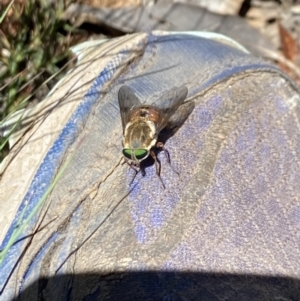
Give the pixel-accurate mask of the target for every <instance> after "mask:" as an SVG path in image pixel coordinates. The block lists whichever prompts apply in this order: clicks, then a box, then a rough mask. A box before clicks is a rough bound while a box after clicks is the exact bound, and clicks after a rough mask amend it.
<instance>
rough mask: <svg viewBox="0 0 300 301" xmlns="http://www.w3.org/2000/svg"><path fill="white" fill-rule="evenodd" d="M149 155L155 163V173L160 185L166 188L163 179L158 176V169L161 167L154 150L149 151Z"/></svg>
mask: <svg viewBox="0 0 300 301" xmlns="http://www.w3.org/2000/svg"><path fill="white" fill-rule="evenodd" d="M150 155H151V157H152V158H153V160H154V163H155V169H156V174H157V176H158V178H159V180H160V182H161V184H162V186H163V187H164V189H166V186H165V184H164V182H163V180H162V178H161V176H160V169H161V165H160V162H159V160H158V158H157V157H156V155H155V152H154V151H152V150H151V151H150Z"/></svg>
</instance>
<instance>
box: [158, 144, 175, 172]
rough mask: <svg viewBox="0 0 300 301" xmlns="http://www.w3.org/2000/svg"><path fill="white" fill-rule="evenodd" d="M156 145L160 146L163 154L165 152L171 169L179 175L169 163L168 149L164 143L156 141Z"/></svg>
mask: <svg viewBox="0 0 300 301" xmlns="http://www.w3.org/2000/svg"><path fill="white" fill-rule="evenodd" d="M156 147H158V148H161V149H162V150H163V151H164V154H165V156H166V159H167V162H168V163H169V164H170V166H171V168H172V170H173V171H174V172H175V173H177V174H178V175H179V172H178V171H176V170H175V169H174V167H173V166H172V164H171V159H170V153H169V151H168V150H167V149H166V148H165V145H164V144H163V143H162V142H157V143H156Z"/></svg>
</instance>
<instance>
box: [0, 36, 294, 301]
mask: <svg viewBox="0 0 300 301" xmlns="http://www.w3.org/2000/svg"><path fill="white" fill-rule="evenodd" d="M141 39H142V38H141ZM142 42H144V43H145V48H144V52H143V54H142V56H139V57H137V59H136V60H134V61H133V62H132V63H131V64H130V65H128V66H127V68H126V70H125V71H123V72H122V74H121V75H120V76H119V77H118V78H117V80H116V81H113V82H111V83H110V85H109V89H108V90H106V91H108V92H107V93H101V87H102V84H103V83H104V82H109V80H110V77H109V73H107V71H106V69H105V70H103V73H100V74H99V77H97V78H96V79H95V81H94V82H93V83H92V85H91V88H90V90H89V91H87V93H86V96H85V97H84V99H83V101H82V105H81V106H80V107H79V108H78V110H77V112H76V114H77V115H76V118H77V120H78V118H79V119H81V120H82V126H77V127H76V126H70V125H71V124H72V118H74V117H72V118H71V120H70V122H69V123H67V125H66V129H64V130H63V132H62V133H61V135H60V137H59V138H58V140H57V141H56V142H55V144H54V146H53V148H52V149H51V150H50V151H49V154H48V156H47V157H46V159H45V161H44V162H43V163H42V165H41V167H40V168H39V169H38V171H37V173H36V176H35V178H34V180H33V182H32V185H37V184H36V183H40V186H41V184H42V183H45V184H46V185H45V187H47V185H49V181H51V179H52V178H53V176H54V173H55V172H56V170H57V168H59V162H60V161H61V159H59V158H63V157H64V156H65V152H66V150H67V151H68V152H70V151H71V150H73V151H75V155H74V156H73V157H72V161H71V163H70V164H69V166H68V167H67V170H66V171H65V173H64V175H63V176H62V178H61V179H60V180H59V183H58V184H57V186H56V187H55V189H54V191H53V192H52V194H51V196H50V197H49V198H48V200H47V206H46V205H45V207H44V208H42V213H41V214H40V215H39V216H38V217H37V219H36V220H34V221H33V223H32V225H30V226H29V227H28V228H27V229H26V232H25V233H24V235H26V234H29V233H31V231H32V230H33V229H34V228H35V226H36V224H38V223H40V224H39V228H40V229H41V230H40V231H39V232H37V233H36V234H35V235H34V237H33V238H32V241H31V240H30V243H29V242H28V240H26V239H25V240H22V241H20V242H19V243H17V244H15V246H14V247H13V248H12V249H11V251H10V253H9V256H8V257H7V258H6V262H5V263H4V265H3V266H1V267H0V269H1V275H2V277H1V281H2V283H1V285H2V286H3V285H4V283H5V281H6V279H7V278H8V277H9V276H10V275H9V273H10V271H11V267H12V266H13V265H14V264H15V262H16V260H17V258H18V257H19V256H21V252H22V251H23V250H25V255H22V257H21V260H20V263H19V265H18V267H16V268H15V269H14V271H13V276H12V277H11V279H14V281H15V279H17V282H16V283H17V284H15V285H14V283H13V280H10V278H9V280H8V284H7V292H8V293H7V294H6V296H7V298H10V297H12V294H18V293H20V300H38V298H42V299H44V300H47V299H48V300H54V299H55V300H117V299H120V298H121V297H122V298H123V299H125V300H132V299H133V298H136V299H139V300H270V299H272V298H274V296H277V297H280V298H282V299H283V298H285V299H287V300H297V299H296V298H297V297H296V296H299V292H300V291H299V276H300V269H299V268H300V259H299V255H298V249H299V244H300V237H299V233H300V232H299V230H300V202H299V193H300V188H299V185H298V178H299V174H300V168H299V162H298V158H299V152H300V148H299V146H300V145H299V143H300V142H299V91H298V90H297V87H296V86H295V84H294V83H292V82H291V81H290V80H289V79H287V78H286V76H285V75H284V74H282V73H281V72H280V71H279V70H278V69H277V68H276V67H273V66H271V65H268V64H267V63H265V62H263V61H261V60H260V59H257V58H255V57H253V56H251V55H249V54H247V53H245V52H242V51H241V50H239V49H237V48H234V47H232V46H230V45H227V44H222V43H220V42H218V41H215V40H209V39H204V38H200V37H196V36H189V35H181V34H177V35H166V36H160V35H148V36H147V38H146V39H145V40H143V41H142ZM125 46H126V47H127V51H128V47H129V46H128V45H124V48H125ZM114 60H115V59H113V61H112V65H111V66H108V67H107V68H109V70H112V71H110V72H114V66H116V67H115V69H116V70H117V69H118V68H119V67H118V66H119V65H120V63H119V61H114ZM116 60H118V58H117V59H116ZM124 83H125V84H126V85H128V86H130V87H131V88H132V89H133V90H134V91H135V93H136V95H137V96H138V97H139V98H141V99H144V100H145V101H146V102H147V101H151V100H152V99H154V98H156V97H158V96H159V95H161V94H163V93H164V92H165V91H166V90H169V89H170V88H172V87H174V86H180V85H186V86H187V87H188V89H189V94H188V101H194V102H195V104H196V107H195V109H194V111H193V112H192V114H191V115H190V116H189V118H188V119H187V120H186V122H185V123H184V125H183V126H182V127H181V128H180V129H179V130H178V131H177V132H176V133H175V134H174V135H173V136H171V137H170V138H169V139H168V140H167V142H166V147H167V149H168V150H169V152H170V155H171V160H172V164H173V166H174V168H175V169H176V170H177V171H178V172H179V175H177V174H176V173H175V172H174V171H173V170H172V168H170V166H169V165H168V164H167V162H166V160H165V157H164V154H163V153H159V158H160V160H161V163H162V179H163V181H164V183H165V185H166V189H163V187H162V186H161V184H160V182H159V179H158V178H157V177H156V175H155V167H154V166H149V167H147V168H146V175H145V177H142V175H141V174H139V175H138V176H137V177H136V178H135V180H134V182H133V184H132V185H131V186H130V185H129V183H130V181H131V179H132V171H131V170H130V169H129V168H128V166H126V165H122V164H121V157H122V156H121V149H122V145H121V139H122V130H121V120H120V116H119V109H118V104H117V92H118V89H119V87H120V86H121V85H122V84H124ZM99 92H100V94H101V96H100V97H99ZM96 100H97V101H96ZM86 104H88V106H86V107H85V110H81V108H82V106H85V105H86ZM86 118H87V119H86ZM83 121H84V122H83ZM65 134H67V135H66V136H65ZM69 137H72V139H70V138H69ZM58 145H63V146H65V148H63V147H57V146H58ZM53 152H54V156H55V158H57V160H56V161H51V162H49V163H48V164H47V158H50V157H51V156H52V155H51V154H52V153H53ZM50 163H51V164H50ZM43 164H45V165H43ZM45 166H46V167H45ZM45 178H47V179H48V180H47V181H48V182H47V181H45V180H44V179H45ZM39 181H40V182H39ZM40 186H39V187H40ZM32 187H33V186H32ZM32 187H31V188H29V190H28V191H29V192H28V196H27V199H28V198H30V202H32V204H34V198H33V197H31V191H32ZM35 191H37V189H36V190H35ZM41 193H42V192H41ZM29 196H30V197H29ZM35 197H37V200H38V198H39V196H38V195H36V196H35ZM25 201H26V200H24V202H25ZM22 206H24V205H21V208H20V210H21V209H22ZM30 209H31V207H30V206H29V207H28V209H27V210H28V211H30ZM43 213H45V215H43ZM18 219H19V216H16V219H15V221H14V224H12V227H14V225H15V224H16V222H17V221H18ZM10 233H11V230H10V231H9V232H8V234H7V237H6V240H5V241H4V245H5V242H6V241H7V239H8V238H9V235H10ZM15 275H17V276H15ZM14 277H15V278H14ZM8 288H9V289H8ZM4 291H5V290H4ZM12 292H13V293H12ZM4 295H5V294H4ZM293 298H294V299H293ZM3 300H5V299H3ZM6 300H8V299H6Z"/></svg>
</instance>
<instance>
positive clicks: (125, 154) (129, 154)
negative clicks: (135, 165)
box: [123, 148, 132, 159]
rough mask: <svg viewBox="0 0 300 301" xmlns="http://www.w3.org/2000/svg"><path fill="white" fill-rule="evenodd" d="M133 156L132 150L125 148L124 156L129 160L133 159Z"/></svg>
mask: <svg viewBox="0 0 300 301" xmlns="http://www.w3.org/2000/svg"><path fill="white" fill-rule="evenodd" d="M131 154H132V150H131V149H128V148H125V149H123V155H124V156H125V157H126V158H127V159H131Z"/></svg>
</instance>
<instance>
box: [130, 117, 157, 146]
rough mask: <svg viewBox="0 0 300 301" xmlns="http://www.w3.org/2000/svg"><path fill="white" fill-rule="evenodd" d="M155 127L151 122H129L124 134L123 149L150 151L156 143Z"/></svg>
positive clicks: (140, 120) (140, 119) (138, 119)
mask: <svg viewBox="0 0 300 301" xmlns="http://www.w3.org/2000/svg"><path fill="white" fill-rule="evenodd" d="M156 139H157V137H156V132H155V125H154V123H153V122H152V121H149V120H144V119H142V118H137V119H135V120H133V121H131V122H129V123H128V124H127V126H126V129H125V134H124V147H125V148H129V149H148V150H150V148H151V147H153V146H154V145H155V143H156Z"/></svg>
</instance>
